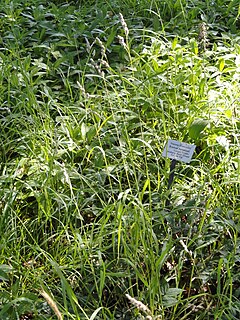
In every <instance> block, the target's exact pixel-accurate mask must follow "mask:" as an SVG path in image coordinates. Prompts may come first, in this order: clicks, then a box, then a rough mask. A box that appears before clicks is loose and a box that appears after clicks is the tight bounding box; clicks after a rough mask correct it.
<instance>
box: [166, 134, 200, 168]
mask: <svg viewBox="0 0 240 320" xmlns="http://www.w3.org/2000/svg"><path fill="white" fill-rule="evenodd" d="M195 148H196V146H195V145H194V144H189V143H186V142H180V141H177V140H171V139H170V140H168V142H167V143H166V145H165V147H164V150H163V153H162V156H163V157H166V158H170V159H174V160H179V161H183V162H186V163H187V162H190V161H191V159H192V156H193V152H194V150H195Z"/></svg>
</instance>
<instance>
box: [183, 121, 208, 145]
mask: <svg viewBox="0 0 240 320" xmlns="http://www.w3.org/2000/svg"><path fill="white" fill-rule="evenodd" d="M208 123H209V121H208V120H204V119H196V120H194V121H193V122H192V123H191V125H190V127H189V129H188V132H189V137H190V138H192V139H193V140H197V139H198V138H199V137H200V133H201V132H202V131H203V130H204V129H205V127H206V126H207V125H208Z"/></svg>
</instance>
